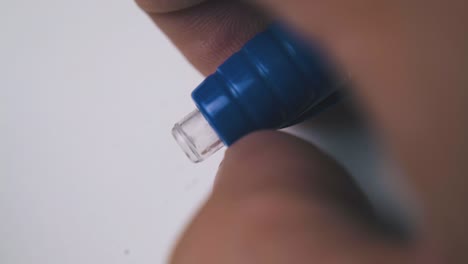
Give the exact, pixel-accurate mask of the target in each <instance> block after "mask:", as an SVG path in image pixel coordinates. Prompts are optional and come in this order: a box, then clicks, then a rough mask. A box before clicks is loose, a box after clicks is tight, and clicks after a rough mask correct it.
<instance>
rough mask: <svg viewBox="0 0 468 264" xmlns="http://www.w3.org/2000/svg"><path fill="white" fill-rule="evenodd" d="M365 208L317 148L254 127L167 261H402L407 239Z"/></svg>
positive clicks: (228, 155) (259, 263)
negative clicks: (393, 235) (389, 231)
mask: <svg viewBox="0 0 468 264" xmlns="http://www.w3.org/2000/svg"><path fill="white" fill-rule="evenodd" d="M369 211H371V209H370V207H369V206H368V204H367V202H366V199H365V198H364V197H363V196H362V194H361V193H360V192H359V190H358V189H357V188H356V186H355V185H354V183H353V182H352V180H350V178H349V176H348V175H347V173H346V172H345V171H344V170H343V169H342V168H341V167H340V166H338V165H337V164H336V163H335V162H334V161H333V160H332V159H330V158H329V157H327V156H326V155H324V154H323V153H321V152H320V151H319V150H317V149H316V148H315V147H313V146H311V145H309V144H308V143H305V142H303V141H302V140H299V139H297V138H294V137H292V136H288V135H286V134H282V133H279V132H260V133H256V134H253V135H250V136H247V137H246V138H244V139H242V140H241V141H239V142H238V143H236V144H235V145H233V146H232V147H231V148H230V149H229V150H228V151H227V153H226V157H225V160H224V162H223V164H222V166H221V168H220V171H219V173H218V180H217V183H216V185H215V187H214V191H213V193H212V195H211V197H210V198H209V200H208V202H207V203H206V205H205V206H204V207H203V208H202V210H201V211H200V213H199V214H198V215H197V217H196V218H195V220H194V221H193V222H192V224H191V225H190V226H189V228H188V230H187V231H186V232H185V233H184V235H183V237H182V239H181V240H180V242H179V244H178V246H177V248H176V250H175V252H174V254H173V257H172V263H174V264H188V263H190V264H192V263H195V264H196V263H204V264H210V263H256V264H263V263H268V264H275V263H298V264H301V263H347V262H349V261H350V260H352V261H353V262H356V263H406V262H405V261H407V260H408V259H409V257H410V256H409V253H408V247H407V245H405V244H400V243H399V242H395V241H393V240H386V237H385V236H384V235H381V234H380V233H379V232H377V231H376V230H373V229H372V228H369V225H368V224H367V222H363V219H364V217H362V216H363V215H365V218H366V219H369V218H368V215H369ZM413 263H414V262H413Z"/></svg>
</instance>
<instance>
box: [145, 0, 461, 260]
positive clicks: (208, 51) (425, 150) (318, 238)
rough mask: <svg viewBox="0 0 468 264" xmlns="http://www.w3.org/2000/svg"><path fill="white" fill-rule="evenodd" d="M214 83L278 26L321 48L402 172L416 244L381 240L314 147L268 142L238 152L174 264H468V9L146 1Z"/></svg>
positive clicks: (336, 0)
mask: <svg viewBox="0 0 468 264" xmlns="http://www.w3.org/2000/svg"><path fill="white" fill-rule="evenodd" d="M137 2H138V3H139V4H140V6H141V7H143V9H144V10H145V11H147V12H148V13H149V14H150V16H151V17H152V18H153V20H154V21H155V22H156V23H157V24H158V26H159V27H160V28H161V29H162V30H163V31H164V32H165V33H166V34H167V35H168V36H169V37H170V38H171V39H172V40H173V42H174V43H175V44H176V45H177V46H178V47H179V48H180V50H181V51H182V52H183V53H184V55H185V56H186V57H187V58H188V59H189V60H190V62H192V63H193V64H194V65H195V66H196V67H197V68H198V69H199V70H200V71H201V72H202V73H204V74H209V73H211V72H213V71H214V70H215V68H216V67H217V66H218V65H219V64H220V63H221V62H223V61H224V60H225V59H226V58H227V57H228V56H230V55H231V54H232V53H233V52H234V51H236V50H238V49H239V48H240V47H241V46H242V45H243V44H244V43H245V42H246V41H247V40H248V39H249V38H250V37H252V36H253V35H255V34H256V33H258V32H259V31H261V30H262V29H263V28H265V27H266V25H267V24H268V23H269V21H270V19H269V17H274V18H277V17H280V18H281V19H283V20H285V21H286V22H289V23H290V24H292V25H293V26H295V27H297V28H298V29H299V30H300V32H303V34H304V35H305V37H313V38H314V39H317V40H319V41H321V42H322V43H323V45H322V46H324V47H326V48H327V49H328V53H329V54H330V55H332V56H333V59H334V60H335V62H336V64H337V65H339V66H340V67H341V68H342V69H343V70H344V71H345V72H348V73H350V75H351V76H353V84H354V87H353V91H352V92H353V93H354V94H355V96H356V97H357V98H358V100H359V102H360V103H361V104H362V108H363V109H365V110H366V111H367V112H366V113H368V116H369V118H370V120H371V121H372V122H373V123H374V125H375V127H376V128H377V129H378V131H379V132H380V135H381V138H382V139H383V142H384V143H385V144H386V145H385V147H387V149H388V150H389V151H390V152H391V153H392V154H393V157H394V158H395V159H396V160H397V161H398V162H399V163H400V165H401V167H402V168H404V169H405V175H406V176H407V178H406V179H405V182H406V183H408V184H409V185H410V188H411V190H413V191H414V198H415V201H416V204H417V205H418V206H419V207H420V212H421V214H420V215H419V217H418V218H417V219H416V220H417V223H416V224H417V229H416V230H415V234H414V239H413V240H411V241H405V242H402V241H395V240H393V239H392V238H390V237H388V236H386V235H385V234H382V233H380V232H378V229H377V228H375V226H374V225H373V220H374V219H373V217H372V213H371V210H370V208H369V206H368V205H367V203H366V201H365V199H364V198H363V196H362V194H361V193H360V192H359V190H358V189H357V188H356V187H355V186H354V185H353V183H352V181H351V180H350V178H349V176H348V175H347V174H346V172H345V171H344V170H343V169H341V168H340V167H339V166H338V165H337V164H336V163H335V162H334V161H333V160H332V159H330V158H329V157H327V156H326V155H325V154H323V153H321V152H320V151H319V150H318V149H316V148H315V147H313V146H312V145H310V144H308V143H305V142H303V141H301V140H299V139H296V138H294V137H291V136H288V135H284V134H281V133H278V132H259V133H254V134H253V135H250V136H247V137H246V138H244V139H242V140H240V141H239V142H238V143H236V144H235V145H233V146H232V147H231V148H229V149H228V150H227V152H226V157H225V159H224V162H223V164H222V166H221V168H220V170H219V173H218V176H217V177H218V178H217V183H216V185H215V187H214V191H213V193H212V195H211V196H210V198H209V200H208V201H207V203H206V204H205V206H204V207H203V208H202V209H201V211H200V212H199V214H198V215H197V217H195V219H194V220H193V222H192V224H191V225H190V226H189V228H188V229H187V231H186V232H185V234H184V236H183V237H182V239H181V241H180V243H179V244H178V246H177V248H176V250H175V253H174V255H173V259H172V261H173V263H181V264H185V263H310V262H311V263H314V262H319V263H346V262H350V261H354V262H357V263H401V262H411V263H415V262H424V263H428V262H437V261H452V262H458V263H468V256H467V253H466V252H465V251H466V250H465V249H466V248H467V246H468V241H467V240H468V231H467V230H466V228H465V227H464V225H465V223H466V222H467V220H468V211H467V205H466V204H465V201H466V199H467V195H466V194H465V187H466V186H468V182H467V181H468V180H467V177H466V175H468V168H467V165H466V160H467V157H468V146H467V143H466V142H467V141H466V140H464V137H465V135H467V134H468V131H467V130H468V125H467V121H468V120H467V117H466V113H467V106H466V104H465V101H466V99H468V98H467V97H468V93H467V92H466V87H467V86H468V79H467V70H468V49H467V48H466V47H468V32H467V30H466V29H465V28H466V26H465V25H467V24H468V18H467V16H466V15H465V13H466V10H468V9H467V4H466V3H465V1H456V0H448V1H436V0H434V1H403V0H397V1H371V0H359V1H344V0H329V1H320V0H317V1H301V0H291V1H275V0H262V1H257V2H255V4H256V5H257V6H256V7H252V6H249V5H248V4H245V3H241V2H240V1H215V0H211V1H203V0H177V1H176V0H172V1H171V0H138V1H137Z"/></svg>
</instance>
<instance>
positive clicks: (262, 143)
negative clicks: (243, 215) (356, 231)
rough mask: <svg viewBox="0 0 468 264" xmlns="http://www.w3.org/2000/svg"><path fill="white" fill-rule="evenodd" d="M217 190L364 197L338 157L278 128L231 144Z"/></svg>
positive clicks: (243, 192) (336, 197)
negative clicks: (338, 160) (333, 156)
mask: <svg viewBox="0 0 468 264" xmlns="http://www.w3.org/2000/svg"><path fill="white" fill-rule="evenodd" d="M216 191H217V192H222V193H223V194H224V195H226V194H232V195H250V194H253V195H256V193H258V192H287V193H294V194H295V195H297V194H299V195H305V196H315V197H317V196H320V197H322V198H323V197H329V198H330V197H332V198H331V199H341V198H344V197H346V199H353V200H356V201H359V202H362V201H363V200H365V199H364V196H363V195H362V194H361V192H360V191H359V190H358V188H357V187H356V185H355V184H354V182H353V181H352V179H351V177H350V176H349V175H348V173H347V172H346V171H345V170H344V169H343V168H342V167H341V166H340V165H339V164H338V163H337V162H336V161H335V160H333V159H332V158H331V157H329V156H328V155H326V154H325V153H323V152H322V151H321V150H319V149H318V148H317V147H315V146H313V145H312V144H310V143H308V142H306V141H304V140H301V139H299V138H297V137H294V136H291V135H288V134H286V133H283V132H277V131H260V132H255V133H252V134H250V135H248V136H246V137H244V138H243V139H241V140H239V141H238V142H237V143H235V144H234V145H233V146H231V147H230V148H229V149H228V150H227V151H226V154H225V158H224V161H223V164H222V166H221V167H220V169H219V172H218V175H217V183H216V186H215V192H216Z"/></svg>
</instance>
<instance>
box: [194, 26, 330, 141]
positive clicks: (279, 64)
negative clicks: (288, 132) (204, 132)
mask: <svg viewBox="0 0 468 264" xmlns="http://www.w3.org/2000/svg"><path fill="white" fill-rule="evenodd" d="M323 57H324V56H323V53H322V52H321V51H320V49H319V48H317V47H313V46H312V45H311V43H310V42H307V43H306V42H305V41H303V40H302V39H301V38H299V37H297V36H296V35H294V34H293V33H291V32H290V31H287V30H284V28H282V27H281V26H280V25H277V24H274V25H271V26H270V27H269V28H268V29H267V30H266V31H264V32H262V33H260V34H258V35H256V36H255V37H254V38H253V39H251V40H250V41H249V42H247V43H246V44H245V45H244V47H242V49H241V50H239V51H238V52H236V53H235V54H233V55H232V56H231V57H230V58H229V59H227V60H226V61H225V62H224V63H223V64H222V65H221V66H220V67H219V68H218V69H217V70H216V72H215V73H213V74H212V75H210V76H208V77H207V78H206V79H205V81H204V82H203V83H201V84H200V85H199V86H198V87H197V88H196V89H195V90H194V91H193V93H192V98H193V100H194V101H195V103H196V105H197V107H198V109H199V110H200V112H201V113H202V114H203V116H204V117H205V118H206V120H207V122H208V123H209V124H210V125H211V127H212V128H213V129H214V130H215V132H216V133H217V134H218V136H219V138H220V139H221V140H222V141H223V142H224V143H225V144H226V145H227V146H229V145H231V144H233V143H234V142H235V141H237V140H238V139H240V138H241V137H243V136H245V135H246V134H248V133H250V132H253V131H256V130H261V129H277V128H281V127H283V126H285V125H287V124H290V123H291V122H293V121H294V120H298V119H299V118H300V117H301V116H303V115H306V114H308V113H307V112H310V111H311V110H312V109H313V106H314V105H317V104H319V103H320V102H321V101H323V100H324V99H325V98H327V97H328V96H330V95H331V94H332V93H333V92H335V91H336V85H335V83H336V78H335V76H334V71H333V70H332V69H331V67H330V66H329V65H328V64H327V62H326V60H325V59H324V58H323Z"/></svg>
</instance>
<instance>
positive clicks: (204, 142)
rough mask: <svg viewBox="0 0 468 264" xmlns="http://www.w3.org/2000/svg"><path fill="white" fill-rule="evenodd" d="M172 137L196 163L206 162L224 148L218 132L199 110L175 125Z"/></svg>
mask: <svg viewBox="0 0 468 264" xmlns="http://www.w3.org/2000/svg"><path fill="white" fill-rule="evenodd" d="M172 135H173V136H174V138H175V140H176V141H177V143H178V144H179V146H180V147H181V148H182V150H183V151H184V152H185V154H186V155H187V157H188V158H189V159H190V160H191V161H193V162H195V163H198V162H201V161H203V160H205V159H206V158H208V157H209V156H211V155H212V154H214V153H215V152H216V151H218V150H219V149H221V148H222V147H223V143H222V142H221V140H220V139H219V137H218V135H217V134H216V132H215V131H214V130H213V128H211V126H210V124H208V122H207V121H206V119H205V118H204V117H203V115H202V114H201V113H200V111H198V110H195V111H193V112H192V113H190V114H188V115H187V116H186V117H184V118H183V119H182V120H181V121H180V122H178V123H177V124H175V125H174V128H173V129H172Z"/></svg>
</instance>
